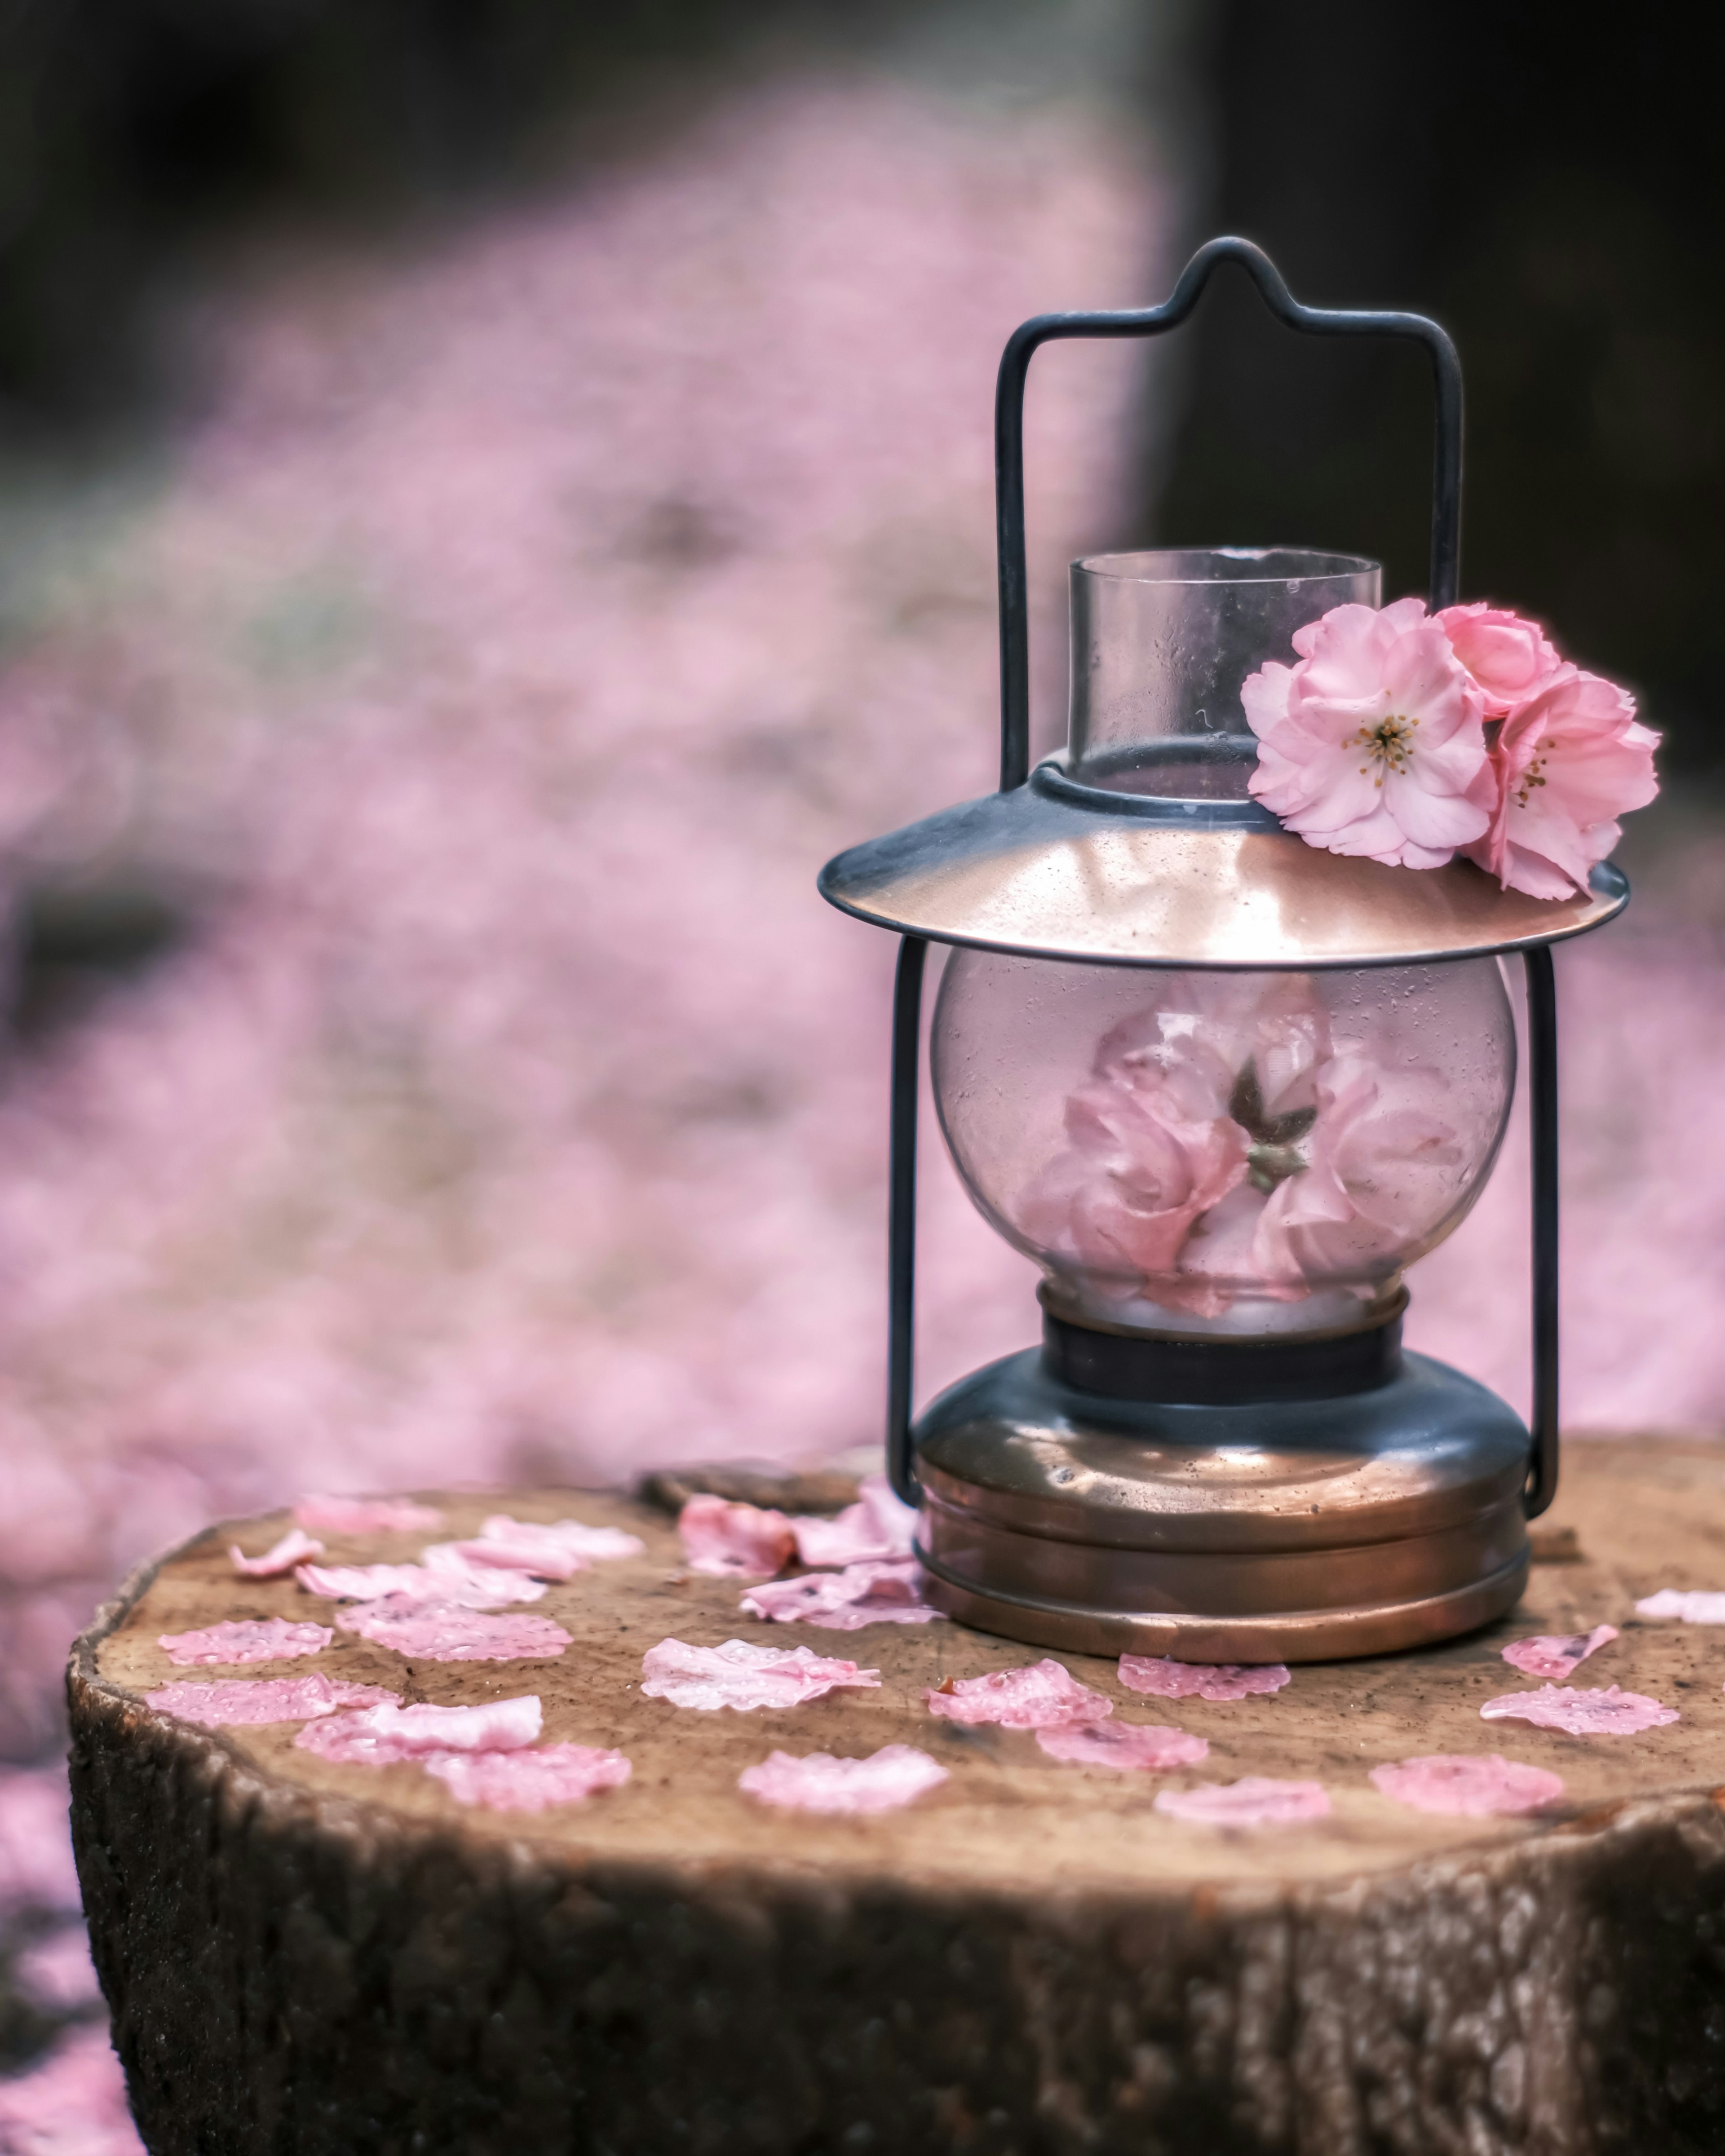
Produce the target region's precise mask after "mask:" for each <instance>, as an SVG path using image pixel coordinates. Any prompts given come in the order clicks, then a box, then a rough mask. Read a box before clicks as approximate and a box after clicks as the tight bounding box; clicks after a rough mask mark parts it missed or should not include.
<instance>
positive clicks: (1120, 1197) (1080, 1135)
mask: <svg viewBox="0 0 1725 2156" xmlns="http://www.w3.org/2000/svg"><path fill="white" fill-rule="evenodd" d="M1163 1017H1164V1014H1163V1013H1161V1012H1153V1013H1151V1014H1147V1025H1146V1024H1144V1023H1143V1022H1140V1024H1139V1030H1140V1031H1141V1032H1142V1033H1143V1034H1144V1037H1143V1038H1142V1039H1134V1038H1133V1037H1132V1032H1131V1029H1132V1026H1133V1024H1134V1022H1133V1021H1132V1020H1127V1023H1126V1024H1124V1025H1121V1026H1117V1027H1116V1028H1115V1029H1114V1030H1113V1032H1112V1033H1111V1034H1108V1035H1107V1036H1106V1038H1105V1039H1103V1041H1102V1043H1101V1047H1100V1048H1099V1049H1098V1050H1097V1051H1096V1075H1095V1076H1094V1077H1093V1078H1092V1079H1091V1080H1090V1081H1089V1082H1088V1083H1087V1084H1086V1085H1083V1086H1080V1087H1079V1089H1078V1091H1076V1093H1074V1094H1073V1095H1072V1096H1070V1099H1069V1100H1068V1101H1067V1102H1066V1136H1067V1138H1068V1140H1069V1141H1070V1142H1069V1145H1068V1147H1067V1150H1066V1151H1065V1152H1063V1153H1061V1154H1060V1155H1059V1156H1058V1157H1057V1158H1055V1159H1054V1160H1052V1161H1050V1163H1049V1165H1048V1167H1047V1168H1045V1170H1044V1171H1043V1173H1041V1175H1040V1176H1039V1177H1038V1178H1037V1179H1036V1181H1035V1183H1034V1184H1033V1185H1032V1186H1031V1188H1030V1189H1029V1191H1028V1192H1027V1193H1025V1196H1024V1201H1023V1204H1022V1205H1021V1207H1020V1209H1019V1226H1020V1228H1021V1229H1023V1231H1024V1233H1025V1234H1026V1235H1029V1236H1030V1237H1031V1238H1032V1240H1034V1241H1037V1242H1040V1243H1042V1244H1045V1245H1047V1247H1049V1248H1050V1249H1051V1250H1058V1251H1060V1252H1062V1253H1070V1255H1073V1256H1074V1257H1076V1258H1078V1259H1079V1260H1081V1261H1082V1262H1084V1263H1086V1264H1087V1265H1096V1266H1097V1267H1099V1268H1101V1269H1104V1270H1108V1271H1111V1272H1114V1273H1116V1274H1119V1275H1123V1276H1127V1277H1128V1278H1129V1279H1130V1280H1131V1281H1132V1286H1133V1287H1136V1286H1137V1284H1138V1283H1139V1281H1142V1279H1144V1278H1145V1277H1146V1276H1154V1275H1157V1274H1161V1273H1171V1272H1172V1271H1173V1268H1174V1263H1175V1260H1177V1259H1178V1256H1179V1255H1180V1250H1181V1246H1182V1245H1183V1244H1184V1242H1185V1240H1186V1238H1187V1236H1188V1235H1189V1233H1190V1232H1191V1229H1192V1224H1193V1222H1194V1220H1196V1219H1198V1218H1199V1214H1204V1213H1207V1212H1208V1211H1209V1209H1210V1208H1211V1206H1213V1205H1214V1204H1217V1202H1218V1201H1219V1199H1222V1198H1224V1197H1225V1196H1226V1194H1227V1193H1228V1192H1229V1191H1230V1190H1231V1189H1233V1188H1234V1187H1235V1184H1236V1183H1239V1182H1240V1181H1241V1180H1242V1179H1243V1178H1244V1177H1245V1173H1246V1148H1247V1140H1246V1135H1245V1132H1244V1131H1243V1130H1242V1129H1241V1128H1240V1125H1239V1124H1238V1123H1237V1122H1235V1121H1234V1119H1233V1117H1232V1116H1230V1114H1229V1112H1228V1103H1229V1101H1230V1096H1231V1095H1232V1093H1233V1091H1234V1083H1235V1073H1234V1070H1233V1068H1232V1066H1231V1065H1230V1063H1229V1062H1228V1060H1226V1059H1225V1058H1224V1056H1223V1055H1221V1054H1219V1052H1218V1050H1217V1048H1216V1046H1215V1045H1214V1043H1213V1042H1212V1041H1211V1040H1210V1039H1208V1038H1207V1037H1206V1036H1205V1034H1204V1033H1203V1032H1202V1031H1200V1030H1199V1029H1196V1028H1194V1029H1191V1030H1189V1031H1184V1032H1176V1031H1173V1029H1164V1028H1163Z"/></svg>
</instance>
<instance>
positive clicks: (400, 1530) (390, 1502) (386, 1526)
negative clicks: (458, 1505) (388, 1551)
mask: <svg viewBox="0 0 1725 2156" xmlns="http://www.w3.org/2000/svg"><path fill="white" fill-rule="evenodd" d="M294 1517H295V1519H296V1520H297V1521H298V1522H300V1526H301V1527H310V1528H311V1530H312V1532H313V1533H315V1534H326V1535H387V1534H404V1535H423V1534H429V1533H431V1532H433V1530H434V1529H435V1528H438V1527H441V1526H442V1525H443V1523H444V1516H443V1514H442V1513H441V1512H439V1511H438V1510H437V1508H436V1507H435V1506H433V1505H418V1504H415V1503H414V1501H413V1499H412V1498H411V1497H302V1498H300V1501H299V1503H298V1504H297V1505H295V1507H294Z"/></svg>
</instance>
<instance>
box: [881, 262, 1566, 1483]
mask: <svg viewBox="0 0 1725 2156" xmlns="http://www.w3.org/2000/svg"><path fill="white" fill-rule="evenodd" d="M1222 262H1237V263H1239V264H1240V267H1241V268H1242V269H1245V272H1246V274H1247V275H1248V276H1250V278H1251V280H1252V281H1253V283H1254V284H1255V285H1256V286H1257V288H1258V290H1259V291H1260V293H1261V294H1262V295H1263V298H1264V300H1265V303H1266V305H1267V306H1268V307H1269V309H1270V311H1271V313H1272V314H1273V315H1275V316H1276V317H1277V319H1278V320H1279V321H1284V322H1286V324H1287V325H1288V326H1289V327H1290V328H1291V329H1296V330H1301V331H1306V332H1307V333H1308V334H1312V335H1316V336H1395V337H1407V338H1410V339H1412V340H1413V341H1414V342H1415V343H1418V344H1421V345H1423V346H1425V350H1426V352H1427V354H1428V356H1429V357H1430V361H1431V368H1432V377H1433V387H1434V390H1435V397H1436V404H1437V423H1436V432H1435V444H1434V453H1433V472H1432V501H1431V587H1430V603H1431V608H1432V611H1433V612H1434V613H1435V612H1437V611H1438V610H1439V609H1440V608H1443V607H1446V606H1453V605H1454V604H1455V599H1456V595H1457V588H1458V579H1459V575H1460V569H1461V360H1460V358H1459V357H1457V354H1456V351H1455V345H1454V344H1453V343H1452V342H1451V341H1450V336H1449V335H1448V332H1447V331H1445V330H1444V329H1443V328H1442V327H1440V325H1439V324H1438V323H1436V322H1435V321H1430V319H1429V318H1428V317H1427V316H1424V315H1410V314H1401V313H1396V312H1386V311H1367V310H1362V309H1353V308H1333V307H1307V306H1302V305H1301V303H1300V302H1299V301H1298V300H1296V299H1295V298H1294V296H1293V295H1292V294H1291V292H1290V291H1289V290H1288V288H1287V286H1286V284H1285V283H1284V282H1283V280H1282V276H1281V272H1280V271H1279V270H1278V269H1277V268H1276V264H1274V263H1273V262H1272V261H1271V259H1270V257H1269V256H1268V255H1267V254H1266V253H1265V252H1264V250H1263V249H1262V248H1261V247H1258V246H1255V245H1254V244H1253V243H1252V242H1251V241H1250V240H1249V239H1236V238H1224V239H1211V240H1208V241H1206V242H1205V244H1204V245H1203V246H1202V247H1200V248H1199V250H1198V252H1197V253H1196V254H1194V256H1193V257H1192V259H1191V260H1190V261H1189V263H1188V264H1186V267H1185V268H1184V269H1183V270H1182V271H1181V272H1180V276H1179V280H1178V283H1177V284H1176V285H1175V286H1174V289H1173V293H1172V294H1171V295H1170V296H1169V297H1168V299H1167V300H1164V301H1163V304H1162V305H1160V306H1159V307H1135V308H1127V309H1122V310H1120V311H1115V312H1106V313H1096V314H1056V315H1037V316H1033V317H1032V318H1031V320H1030V321H1027V322H1024V323H1023V324H1021V325H1020V326H1019V328H1018V329H1016V330H1014V332H1013V334H1012V336H1010V337H1009V339H1008V340H1007V344H1006V349H1005V351H1004V352H1003V353H1002V355H1001V360H1000V373H999V382H998V384H997V388H996V391H995V399H994V475H995V518H996V531H997V537H998V542H999V583H1000V790H1001V791H1002V793H1009V792H1011V791H1012V789H1013V788H1015V787H1019V786H1022V785H1023V784H1024V782H1025V780H1026V779H1027V778H1029V766H1030V668H1029V606H1028V594H1027V588H1026V587H1027V577H1026V570H1025V563H1024V387H1025V382H1026V379H1027V377H1028V375H1029V366H1030V359H1031V355H1032V354H1033V353H1034V352H1035V351H1036V350H1037V348H1038V347H1039V346H1041V345H1045V344H1052V343H1055V342H1056V341H1060V340H1061V339H1064V338H1076V337H1138V336H1159V335H1160V334H1161V332H1162V331H1163V330H1171V329H1173V328H1175V327H1176V326H1178V324H1180V323H1181V322H1183V321H1185V319H1186V317H1187V316H1189V314H1190V313H1191V312H1192V311H1193V309H1194V307H1195V306H1196V305H1197V304H1198V300H1199V295H1200V294H1201V293H1202V292H1203V290H1204V286H1205V285H1207V284H1208V283H1209V280H1210V276H1211V274H1212V272H1213V271H1214V269H1215V268H1216V266H1217V264H1219V263H1222ZM927 955H928V944H927V939H926V938H925V937H920V936H906V937H902V938H901V942H900V946H899V958H898V973H897V979H896V987H895V990H894V994H893V1028H892V1107H891V1171H890V1195H889V1202H888V1217H887V1265H888V1275H889V1279H888V1295H887V1324H888V1341H887V1409H886V1459H887V1470H888V1473H889V1476H890V1477H891V1482H892V1486H893V1488H894V1489H895V1490H896V1491H897V1493H898V1495H899V1496H901V1497H902V1498H903V1499H904V1500H905V1501H906V1502H907V1503H911V1504H914V1503H916V1501H917V1498H918V1496H919V1491H918V1488H917V1482H916V1463H915V1459H914V1447H913V1445H912V1441H911V1387H912V1376H913V1368H912V1360H913V1358H912V1351H913V1344H914V1335H915V1289H916V1109H917V1093H918V1086H919V1075H920V1073H919V1065H920V1055H921V1034H922V977H923V972H924V968H925V963H926V961H927ZM1522 959H1523V963H1524V965H1525V968H1526V973H1527V1048H1528V1056H1527V1062H1528V1074H1527V1075H1528V1082H1529V1091H1530V1096H1531V1111H1530V1112H1531V1123H1532V1186H1533V1187H1532V1216H1533V1238H1532V1241H1533V1250H1532V1258H1533V1415H1532V1435H1533V1451H1532V1459H1531V1460H1530V1462H1529V1465H1528V1476H1527V1488H1526V1491H1525V1493H1524V1496H1523V1504H1524V1507H1525V1509H1526V1512H1527V1516H1528V1517H1529V1518H1532V1517H1535V1516H1537V1515H1538V1513H1540V1512H1543V1511H1544V1510H1545V1509H1546V1507H1548V1505H1549V1504H1550V1503H1551V1501H1552V1498H1553V1496H1554V1495H1555V1494H1556V1491H1557V1482H1558V1078H1557V998H1556V985H1555V981H1554V978H1553V968H1552V957H1551V952H1550V949H1549V947H1535V948H1530V949H1527V950H1524V952H1523V953H1522Z"/></svg>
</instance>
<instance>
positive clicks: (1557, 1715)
mask: <svg viewBox="0 0 1725 2156" xmlns="http://www.w3.org/2000/svg"><path fill="white" fill-rule="evenodd" d="M1480 1714H1481V1718H1482V1719H1483V1720H1485V1721H1486V1722H1506V1721H1515V1722H1532V1723H1533V1724H1534V1725H1535V1727H1538V1728H1540V1729H1561V1730H1563V1731H1565V1732H1567V1733H1568V1735H1569V1736H1571V1737H1634V1736H1636V1735H1638V1734H1639V1733H1640V1732H1641V1731H1642V1730H1644V1729H1660V1728H1662V1727H1664V1726H1665V1724H1666V1722H1676V1721H1679V1720H1680V1719H1681V1717H1680V1716H1679V1714H1678V1712H1677V1710H1676V1707H1666V1706H1663V1705H1661V1702H1659V1701H1658V1700H1656V1699H1648V1698H1646V1697H1644V1696H1643V1695H1642V1694H1641V1693H1640V1692H1638V1691H1619V1690H1618V1688H1617V1686H1615V1685H1608V1686H1606V1688H1605V1689H1604V1691H1584V1690H1581V1689H1579V1688H1578V1687H1576V1686H1573V1685H1541V1686H1540V1687H1539V1689H1538V1691H1512V1692H1506V1693H1505V1694H1504V1696H1503V1697H1502V1699H1488V1700H1487V1701H1486V1703H1485V1705H1484V1706H1483V1707H1481V1709H1480Z"/></svg>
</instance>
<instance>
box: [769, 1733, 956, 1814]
mask: <svg viewBox="0 0 1725 2156" xmlns="http://www.w3.org/2000/svg"><path fill="white" fill-rule="evenodd" d="M946 1779H947V1770H946V1768H944V1767H942V1766H940V1765H939V1764H938V1763H937V1762H936V1761H934V1760H932V1759H931V1758H929V1756H928V1754H927V1753H926V1752H919V1751H918V1750H917V1749H916V1746H915V1745H914V1744H883V1745H882V1746H881V1748H880V1750H879V1751H878V1752H871V1753H870V1754H869V1756H868V1758H866V1759H835V1758H834V1757H833V1756H832V1754H831V1753H827V1752H811V1753H808V1754H807V1755H806V1756H805V1757H804V1758H800V1759H799V1758H796V1757H795V1756H794V1755H793V1754H792V1753H788V1752H771V1753H768V1756H767V1757H766V1758H764V1759H763V1760H762V1762H761V1763H760V1765H759V1766H757V1767H745V1768H743V1770H742V1773H741V1774H739V1775H738V1776H737V1788H738V1789H742V1790H745V1791H746V1792H747V1794H749V1795H750V1796H752V1797H758V1798H759V1799H760V1800H761V1801H762V1804H779V1805H782V1806H783V1808H784V1809H786V1810H787V1811H799V1812H850V1813H861V1812H891V1811H896V1810H897V1809H899V1807H900V1806H901V1804H911V1803H914V1801H915V1800H916V1799H917V1798H918V1797H920V1796H922V1794H924V1792H925V1791H926V1790H928V1789H937V1788H938V1787H939V1785H940V1784H941V1783H942V1782H944V1781H945V1780H946Z"/></svg>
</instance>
